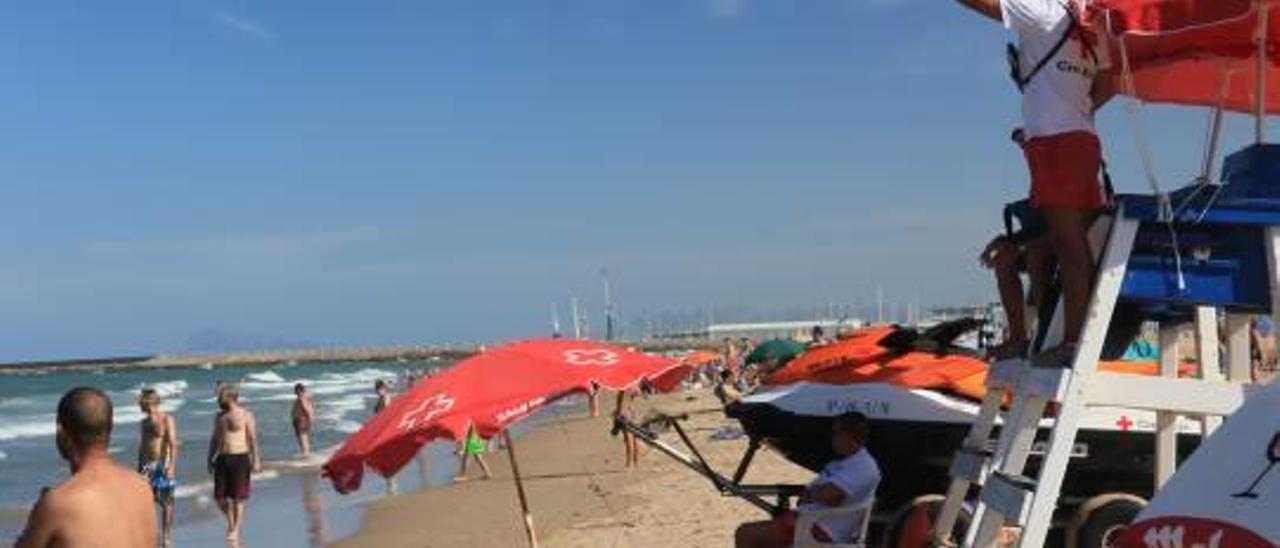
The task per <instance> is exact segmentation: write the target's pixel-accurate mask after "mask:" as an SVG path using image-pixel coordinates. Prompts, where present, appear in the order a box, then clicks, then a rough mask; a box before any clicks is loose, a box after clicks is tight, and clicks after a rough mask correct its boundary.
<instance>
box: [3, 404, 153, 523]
mask: <svg viewBox="0 0 1280 548" xmlns="http://www.w3.org/2000/svg"><path fill="white" fill-rule="evenodd" d="M112 420H113V417H112V408H111V399H110V398H108V397H107V395H106V394H104V393H102V391H101V390H98V389H97V388H88V387H80V388H73V389H71V390H70V391H68V392H67V393H66V394H63V395H62V399H61V400H59V401H58V414H57V419H56V421H57V432H56V433H55V435H54V443H55V444H56V445H57V447H58V454H60V455H61V456H62V458H63V459H64V460H66V461H67V464H68V465H70V467H71V477H70V478H68V479H67V480H66V481H64V482H62V484H60V485H58V486H57V487H54V488H52V489H48V488H46V489H45V490H44V491H43V492H41V494H40V499H39V500H38V501H36V505H35V508H32V509H31V515H29V516H28V517H27V525H26V528H24V529H23V531H22V534H21V535H20V536H18V542H17V543H16V544H15V546H16V547H17V548H46V547H54V546H137V547H151V546H155V545H156V541H158V540H159V538H160V536H159V532H158V531H157V527H156V513H155V509H154V507H153V506H152V502H151V489H149V488H148V487H147V483H146V482H144V481H142V478H139V477H138V474H137V473H135V472H133V471H132V470H129V469H128V468H125V467H123V466H120V465H119V464H116V463H115V462H114V461H112V460H111V455H110V454H109V453H108V452H107V446H108V445H110V443H111V427H112Z"/></svg>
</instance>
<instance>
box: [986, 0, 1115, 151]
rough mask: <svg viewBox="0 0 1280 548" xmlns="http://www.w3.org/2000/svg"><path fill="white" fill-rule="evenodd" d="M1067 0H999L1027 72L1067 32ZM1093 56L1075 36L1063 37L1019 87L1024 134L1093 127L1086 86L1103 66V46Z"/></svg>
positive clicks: (1091, 82) (1090, 131) (1005, 22)
mask: <svg viewBox="0 0 1280 548" xmlns="http://www.w3.org/2000/svg"><path fill="white" fill-rule="evenodd" d="M1067 1H1070V0H1000V11H1001V12H1002V13H1003V14H1004V25H1005V27H1007V28H1008V29H1010V30H1012V31H1013V32H1014V33H1016V34H1017V35H1018V51H1019V59H1018V65H1019V70H1020V71H1021V72H1022V74H1021V76H1022V77H1023V78H1026V77H1027V75H1028V74H1030V73H1031V70H1032V69H1033V68H1035V66H1036V64H1037V63H1039V62H1040V60H1041V59H1044V57H1045V55H1047V54H1048V53H1049V51H1050V50H1052V49H1053V46H1054V45H1056V44H1057V43H1058V41H1059V40H1061V39H1062V35H1063V34H1064V33H1065V32H1067V28H1068V26H1069V25H1070V24H1071V22H1070V21H1071V19H1070V18H1069V17H1068V16H1067V8H1066V5H1065V3H1064V2H1067ZM1093 50H1094V53H1095V54H1096V55H1097V56H1098V59H1097V61H1096V62H1095V60H1094V57H1093V56H1091V55H1089V54H1088V53H1087V50H1086V48H1085V46H1084V44H1082V43H1081V41H1080V40H1079V39H1078V38H1075V37H1072V38H1069V39H1068V40H1067V42H1066V43H1065V44H1063V45H1062V48H1061V49H1059V50H1058V52H1057V53H1056V54H1054V56H1053V58H1052V59H1050V60H1049V61H1048V62H1047V63H1045V65H1044V67H1043V68H1041V69H1040V72H1038V73H1036V74H1035V76H1034V77H1032V78H1031V82H1029V83H1028V84H1027V87H1026V89H1025V90H1023V93H1022V121H1023V130H1024V131H1026V135H1027V138H1028V139H1030V138H1033V137H1043V136H1047V135H1057V134H1059V133H1067V132H1071V131H1087V132H1089V133H1095V130H1094V127H1093V99H1092V98H1091V97H1090V95H1089V90H1090V89H1091V88H1092V87H1093V78H1094V76H1095V75H1096V74H1097V72H1098V70H1100V69H1102V68H1105V67H1106V63H1107V61H1106V59H1105V54H1104V52H1103V51H1102V50H1103V48H1099V47H1094V48H1093Z"/></svg>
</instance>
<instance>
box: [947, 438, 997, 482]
mask: <svg viewBox="0 0 1280 548" xmlns="http://www.w3.org/2000/svg"><path fill="white" fill-rule="evenodd" d="M990 460H991V451H987V450H986V449H975V448H972V447H961V448H960V450H959V451H956V456H955V457H954V458H952V459H951V477H952V478H954V479H962V480H965V481H967V482H969V483H976V484H982V482H984V481H985V480H986V473H987V464H988V463H989V462H990Z"/></svg>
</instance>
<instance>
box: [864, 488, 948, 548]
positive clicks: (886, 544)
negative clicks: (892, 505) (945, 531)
mask: <svg viewBox="0 0 1280 548" xmlns="http://www.w3.org/2000/svg"><path fill="white" fill-rule="evenodd" d="M945 500H946V498H945V497H943V496H942V495H921V496H919V497H916V498H915V499H914V500H912V501H911V502H910V503H907V504H904V505H902V507H900V508H899V509H898V510H897V511H896V512H894V513H893V517H892V518H890V520H889V525H888V527H885V531H884V538H883V539H881V542H880V546H881V547H883V548H928V547H929V546H931V544H930V542H929V541H930V538H929V537H930V536H931V535H932V533H933V520H934V518H935V517H936V516H937V515H938V511H939V510H941V509H942V503H943V502H944V501H945ZM969 518H970V513H969V508H968V507H962V508H961V509H960V515H959V516H958V517H957V518H956V525H955V527H953V528H952V529H951V532H952V535H955V538H959V539H963V538H964V533H965V530H966V529H968V528H969Z"/></svg>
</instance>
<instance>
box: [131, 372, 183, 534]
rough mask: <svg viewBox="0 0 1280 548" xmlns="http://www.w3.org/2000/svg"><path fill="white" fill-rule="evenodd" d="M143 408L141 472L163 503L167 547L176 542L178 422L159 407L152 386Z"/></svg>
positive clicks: (143, 397) (141, 398)
mask: <svg viewBox="0 0 1280 548" xmlns="http://www.w3.org/2000/svg"><path fill="white" fill-rule="evenodd" d="M138 407H139V408H141V409H142V414H143V418H142V422H141V423H140V426H141V429H142V436H141V438H140V439H139V441H138V473H140V474H142V476H143V477H144V478H146V480H147V483H148V484H149V485H151V494H152V496H153V498H155V501H156V504H158V505H160V531H161V533H162V538H163V539H164V545H165V546H172V545H173V516H174V499H173V491H174V489H176V488H177V487H178V480H177V478H178V476H177V463H178V445H179V442H178V424H177V421H176V420H174V418H173V416H172V415H168V414H166V413H165V412H164V411H162V410H161V409H160V394H157V393H156V391H155V390H153V389H151V388H146V389H143V391H142V394H141V395H139V396H138Z"/></svg>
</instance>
